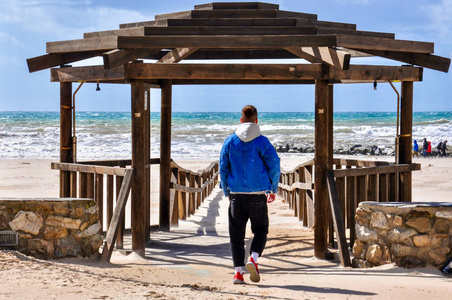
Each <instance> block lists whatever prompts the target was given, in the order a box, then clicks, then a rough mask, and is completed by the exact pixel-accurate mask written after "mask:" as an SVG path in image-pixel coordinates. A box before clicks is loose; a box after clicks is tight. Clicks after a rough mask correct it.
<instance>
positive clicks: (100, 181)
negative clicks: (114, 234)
mask: <svg viewBox="0 0 452 300" xmlns="http://www.w3.org/2000/svg"><path fill="white" fill-rule="evenodd" d="M95 191H96V192H95V194H94V199H95V201H96V203H97V208H98V212H99V221H100V227H101V232H103V231H104V225H103V224H104V175H102V174H96V178H95Z"/></svg>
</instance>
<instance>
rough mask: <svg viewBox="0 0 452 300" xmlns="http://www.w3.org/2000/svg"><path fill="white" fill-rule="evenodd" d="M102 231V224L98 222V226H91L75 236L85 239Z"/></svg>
mask: <svg viewBox="0 0 452 300" xmlns="http://www.w3.org/2000/svg"><path fill="white" fill-rule="evenodd" d="M100 229H101V226H100V222H97V223H96V224H93V225H91V226H90V227H88V228H86V229H85V230H83V231H82V232H80V233H77V234H75V237H77V238H85V237H88V236H92V235H94V234H96V233H98V232H99V231H100Z"/></svg>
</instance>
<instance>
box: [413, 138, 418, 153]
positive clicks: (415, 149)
mask: <svg viewBox="0 0 452 300" xmlns="http://www.w3.org/2000/svg"><path fill="white" fill-rule="evenodd" d="M413 151H419V145H418V144H417V141H416V140H414V146H413Z"/></svg>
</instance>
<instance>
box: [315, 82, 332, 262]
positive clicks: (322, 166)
mask: <svg viewBox="0 0 452 300" xmlns="http://www.w3.org/2000/svg"><path fill="white" fill-rule="evenodd" d="M328 90H329V89H328V81H326V80H317V81H316V84H315V146H314V148H315V154H314V156H315V178H314V182H315V190H314V197H315V211H314V213H315V218H314V222H315V225H314V226H315V231H314V255H315V257H317V258H319V259H325V257H326V251H327V231H328V193H327V182H326V177H325V171H326V170H327V168H328V140H327V139H328V127H327V124H328V119H327V118H328V115H327V111H328Z"/></svg>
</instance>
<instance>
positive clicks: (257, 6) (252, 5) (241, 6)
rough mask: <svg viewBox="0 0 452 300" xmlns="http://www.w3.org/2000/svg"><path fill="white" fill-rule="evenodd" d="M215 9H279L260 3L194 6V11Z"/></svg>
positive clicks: (215, 3)
mask: <svg viewBox="0 0 452 300" xmlns="http://www.w3.org/2000/svg"><path fill="white" fill-rule="evenodd" d="M216 9H279V5H278V4H270V3H262V2H214V3H207V4H199V5H195V10H216Z"/></svg>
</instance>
